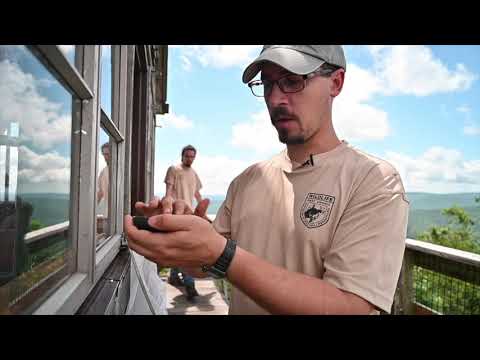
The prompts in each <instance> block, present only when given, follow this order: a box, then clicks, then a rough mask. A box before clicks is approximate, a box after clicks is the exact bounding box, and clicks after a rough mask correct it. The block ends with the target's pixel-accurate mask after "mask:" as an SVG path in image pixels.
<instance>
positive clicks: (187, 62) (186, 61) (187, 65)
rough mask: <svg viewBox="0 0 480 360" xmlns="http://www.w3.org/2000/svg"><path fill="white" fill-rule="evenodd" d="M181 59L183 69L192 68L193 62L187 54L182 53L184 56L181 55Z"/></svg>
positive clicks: (188, 69)
mask: <svg viewBox="0 0 480 360" xmlns="http://www.w3.org/2000/svg"><path fill="white" fill-rule="evenodd" d="M180 59H181V60H182V69H183V70H185V71H190V70H192V63H191V61H190V60H189V59H188V57H186V56H185V55H182V56H180Z"/></svg>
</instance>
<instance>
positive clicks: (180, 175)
mask: <svg viewBox="0 0 480 360" xmlns="http://www.w3.org/2000/svg"><path fill="white" fill-rule="evenodd" d="M165 183H166V184H170V185H173V197H174V198H175V199H181V200H184V201H185V202H186V203H187V204H189V205H190V207H193V199H194V197H195V193H196V192H197V191H199V190H200V189H201V188H202V183H201V181H200V178H199V177H198V175H197V173H196V172H195V170H193V169H192V168H191V167H185V166H182V165H181V164H180V165H175V166H170V167H169V168H168V170H167V174H166V176H165Z"/></svg>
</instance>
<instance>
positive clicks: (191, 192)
mask: <svg viewBox="0 0 480 360" xmlns="http://www.w3.org/2000/svg"><path fill="white" fill-rule="evenodd" d="M196 155H197V150H196V149H195V148H194V147H193V146H191V145H187V146H185V147H184V148H183V149H182V162H181V164H179V165H175V166H170V167H169V168H168V170H167V174H166V176H165V184H166V193H165V196H166V197H171V198H173V199H181V200H184V201H185V203H186V204H188V206H190V207H191V208H192V207H193V198H194V197H195V199H196V200H197V202H198V203H199V202H200V201H201V200H202V196H201V195H200V189H201V188H202V183H201V181H200V178H199V177H198V175H197V173H196V172H195V170H193V168H192V164H193V161H194V160H195V156H196ZM179 272H181V273H182V275H183V283H184V285H185V290H186V291H187V298H188V299H189V300H193V298H194V297H195V296H197V295H198V293H197V291H196V289H195V280H194V279H193V277H191V276H190V275H188V274H187V273H185V272H182V270H181V269H179V268H176V267H173V268H172V269H171V270H170V276H169V279H168V281H169V283H170V284H172V285H180V284H181V281H180V278H179Z"/></svg>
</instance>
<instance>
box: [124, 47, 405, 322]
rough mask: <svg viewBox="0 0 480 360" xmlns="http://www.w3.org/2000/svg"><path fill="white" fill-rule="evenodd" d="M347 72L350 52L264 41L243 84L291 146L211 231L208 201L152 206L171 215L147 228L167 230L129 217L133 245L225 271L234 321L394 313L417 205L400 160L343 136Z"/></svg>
mask: <svg viewBox="0 0 480 360" xmlns="http://www.w3.org/2000/svg"><path fill="white" fill-rule="evenodd" d="M345 70H346V61H345V57H344V53H343V49H342V47H341V46H336V45H265V46H264V48H263V50H262V52H261V54H260V56H259V57H258V58H257V59H256V60H255V61H254V62H253V63H252V64H250V65H249V66H248V67H247V68H246V70H245V72H244V74H243V81H244V82H245V83H247V82H248V83H249V87H250V88H251V89H252V92H254V94H256V95H257V96H264V98H265V103H266V105H267V109H268V111H269V113H270V118H271V121H272V124H273V126H274V127H275V129H276V130H277V132H278V136H279V140H280V141H281V142H282V143H284V144H286V147H287V148H286V150H284V151H283V152H281V153H280V154H278V155H276V156H274V157H273V158H272V159H270V160H268V161H264V162H261V163H258V164H255V165H253V166H251V167H249V168H248V169H246V170H245V171H244V172H243V173H242V174H240V175H239V176H237V177H236V178H235V179H234V180H233V181H232V183H231V184H230V187H229V189H228V192H227V197H226V200H225V201H224V203H223V204H222V206H221V208H220V209H219V211H218V214H217V217H216V219H215V222H214V225H213V226H212V225H210V224H209V223H208V222H207V221H205V220H204V219H202V218H201V217H205V213H206V207H207V206H208V202H207V201H202V202H201V203H200V204H199V206H197V208H196V209H195V215H198V216H192V209H190V208H188V206H186V204H182V202H181V201H176V202H175V203H174V204H173V206H172V205H171V204H169V203H168V202H167V201H161V202H160V204H159V206H157V208H155V204H149V205H148V207H147V209H146V210H148V212H149V213H150V214H154V213H157V214H158V213H163V214H162V215H156V216H151V217H150V219H149V224H150V225H151V226H153V227H156V228H158V229H161V230H163V231H167V232H166V233H149V232H145V231H139V230H138V229H137V228H136V227H135V226H133V224H132V220H131V217H130V216H126V217H125V230H126V233H127V235H128V239H129V245H130V247H131V248H132V249H133V250H134V251H136V252H138V253H140V254H143V255H144V256H146V257H147V258H149V259H150V260H152V261H155V262H157V263H159V264H163V265H164V266H169V265H170V266H177V265H181V266H183V268H184V269H188V271H189V272H190V273H191V274H193V275H195V276H202V274H203V275H205V272H206V273H207V274H216V275H217V276H218V277H222V276H225V275H226V276H227V278H228V280H229V281H230V282H231V283H232V285H234V289H233V290H232V296H231V302H230V313H231V314H265V313H276V314H369V313H378V310H384V311H387V312H389V311H390V309H391V305H392V302H393V296H394V293H395V288H396V284H397V280H398V276H399V273H400V268H401V263H402V258H403V252H404V248H405V236H406V227H407V216H408V202H407V201H406V199H405V190H404V188H403V184H402V181H401V179H400V176H399V174H398V172H397V171H396V170H395V169H394V168H393V167H392V166H391V165H390V164H388V163H387V162H385V161H384V160H381V159H379V158H376V157H373V156H370V155H368V154H366V153H364V152H361V151H359V150H357V149H355V148H354V147H353V146H351V145H350V144H348V143H347V142H345V141H341V140H339V138H338V137H337V135H336V133H335V130H334V127H333V124H332V104H333V101H334V99H335V97H336V96H338V95H339V94H340V92H341V90H342V87H343V84H344V77H345ZM258 72H261V80H258V81H251V80H252V79H253V78H254V77H255V76H256V74H257V73H258ZM172 209H173V213H174V214H182V213H183V214H186V215H184V216H175V215H170V214H168V213H169V212H171V211H172ZM222 235H223V236H222ZM200 269H201V270H200Z"/></svg>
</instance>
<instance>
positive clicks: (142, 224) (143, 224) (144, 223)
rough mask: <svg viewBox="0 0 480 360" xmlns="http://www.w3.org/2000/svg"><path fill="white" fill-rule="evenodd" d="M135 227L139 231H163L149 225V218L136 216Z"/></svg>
mask: <svg viewBox="0 0 480 360" xmlns="http://www.w3.org/2000/svg"><path fill="white" fill-rule="evenodd" d="M133 225H135V226H136V227H137V229H139V230H147V231H151V232H162V230H158V229H155V228H154V227H151V226H150V225H149V224H148V218H147V217H145V216H134V217H133Z"/></svg>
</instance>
